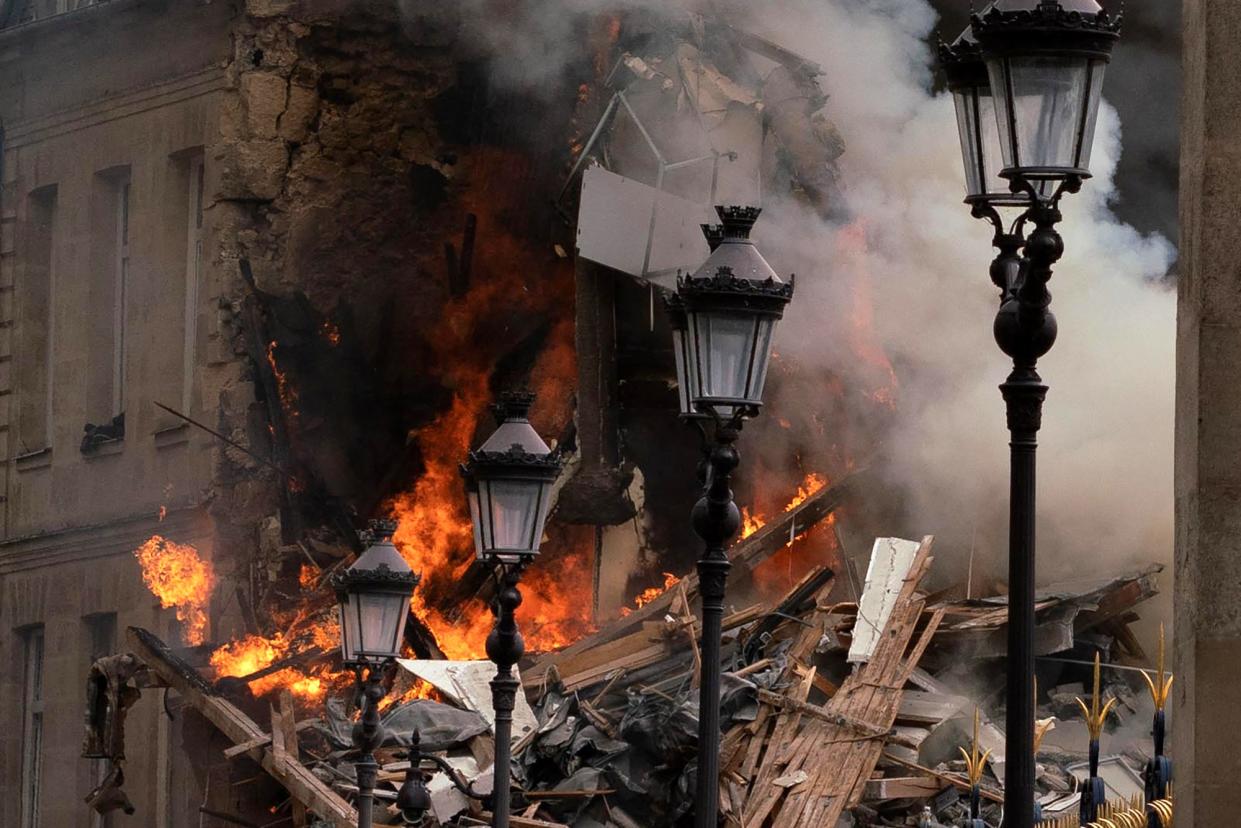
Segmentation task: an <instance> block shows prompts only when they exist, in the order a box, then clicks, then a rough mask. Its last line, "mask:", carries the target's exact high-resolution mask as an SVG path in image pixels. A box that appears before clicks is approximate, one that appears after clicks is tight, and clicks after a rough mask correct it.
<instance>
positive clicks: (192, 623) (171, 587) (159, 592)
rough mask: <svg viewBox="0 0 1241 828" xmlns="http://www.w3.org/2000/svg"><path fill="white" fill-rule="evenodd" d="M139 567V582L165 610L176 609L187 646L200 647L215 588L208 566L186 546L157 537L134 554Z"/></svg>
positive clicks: (211, 572) (194, 550)
mask: <svg viewBox="0 0 1241 828" xmlns="http://www.w3.org/2000/svg"><path fill="white" fill-rule="evenodd" d="M134 557H136V558H137V559H138V563H139V564H140V565H141V566H142V580H143V581H144V582H145V583H146V585H147V588H148V589H150V590H151V592H152V593H153V594H154V595H155V597H156V598H158V599H159V603H160V606H161V607H164V608H165V609H168V608H172V607H175V608H176V611H177V619H178V620H179V621H180V622H181V623H182V625H183V627H182V630H181V636H182V638H183V639H184V640H185V643H186V644H189V645H192V646H197V645H199V644H202V643H203V640H204V638H205V637H206V633H207V611H206V607H207V602H208V601H209V600H210V598H211V590H212V589H213V588H214V587H215V573H214V571H213V570H212V567H211V563H210V562H209V561H206V560H204V559H203V558H202V556H201V555H199V554H198V550H197V549H195V548H194V547H193V546H190V545H189V544H183V543H176V542H174V541H170V540H167V539H166V538H163V537H161V536H159V535H152V536H151V539H150V540H148V541H147V542H146V543H144V544H142V546H139V547H138V548H137V549H135V550H134Z"/></svg>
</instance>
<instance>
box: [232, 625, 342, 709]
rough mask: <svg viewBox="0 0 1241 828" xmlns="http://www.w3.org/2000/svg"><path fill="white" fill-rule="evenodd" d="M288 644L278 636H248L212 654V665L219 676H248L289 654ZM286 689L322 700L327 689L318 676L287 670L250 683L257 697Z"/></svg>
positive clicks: (287, 668) (304, 696) (298, 694)
mask: <svg viewBox="0 0 1241 828" xmlns="http://www.w3.org/2000/svg"><path fill="white" fill-rule="evenodd" d="M289 649H290V647H289V643H288V642H287V641H285V639H284V637H283V636H281V635H279V634H277V635H274V636H272V637H271V638H262V637H260V636H257V635H248V636H246V637H245V638H242V639H239V640H237V641H233V642H231V643H229V644H225V645H224V646H222V647H220V648H218V649H217V650H216V651H215V652H213V653H212V654H211V666H212V668H214V669H215V674H216V676H217V677H219V676H237V677H242V676H248V675H251V674H252V673H257V672H258V671H260V670H262V669H264V668H266V667H270V666H271V665H272V664H274V663H275V662H276V661H278V660H279V659H282V658H284V657H286V656H287V655H289ZM280 687H287V688H289V690H291V691H292V692H293V694H294V695H295V696H300V697H302V698H306V699H313V700H316V701H318V700H320V699H321V698H322V696H323V694H324V691H325V690H326V686H325V680H324V679H323V678H321V677H319V676H310V675H306V674H304V673H302V672H300V671H297V670H294V669H292V668H289V667H286V668H284V669H283V670H278V671H276V672H274V673H271V674H270V675H266V676H262V677H260V678H256V679H254V680H253V681H251V682H250V692H252V693H253V694H254V695H256V696H261V695H263V694H265V693H269V692H271V691H272V690H275V689H277V688H280Z"/></svg>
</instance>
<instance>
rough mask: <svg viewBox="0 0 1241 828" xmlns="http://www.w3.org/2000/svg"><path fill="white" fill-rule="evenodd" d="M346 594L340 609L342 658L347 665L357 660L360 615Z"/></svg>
mask: <svg viewBox="0 0 1241 828" xmlns="http://www.w3.org/2000/svg"><path fill="white" fill-rule="evenodd" d="M350 598H351V596H350V595H349V594H348V593H346V594H345V597H344V598H342V599H341V602H340V605H339V607H338V609H339V612H340V657H341V660H342V661H344V662H345V663H346V664H348V663H349V662H352V661H355V660H356V659H357V652H358V613H357V607H356V605H355V604H354V603H353V602H352V601H351V600H350Z"/></svg>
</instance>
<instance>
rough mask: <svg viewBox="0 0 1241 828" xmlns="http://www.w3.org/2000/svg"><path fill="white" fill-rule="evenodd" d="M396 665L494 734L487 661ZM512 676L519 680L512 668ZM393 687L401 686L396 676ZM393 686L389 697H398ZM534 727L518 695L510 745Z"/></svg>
mask: <svg viewBox="0 0 1241 828" xmlns="http://www.w3.org/2000/svg"><path fill="white" fill-rule="evenodd" d="M396 663H397V664H398V665H400V667H401V669H402V670H404V671H406V672H407V673H409V674H410V675H412V676H413V677H415V678H420V679H422V680H423V681H425V682H426V683H427V684H430V685H431V686H433V687H434V688H435V689H436V690H438V691H440V693H442V694H443V696H444V698H445V700H446V701H447V702H448V703H449V704H453V705H455V706H457V707H460V708H462V709H464V710H473V711H474V712H475V713H478V714H479V715H480V716H482V717H483V718H484V719H485V720H486V721H487V723H488V724H490V725H491V727H492V730H493V732H494V730H495V724H496V711H495V708H494V707H492V705H491V680H492V679H493V678H495V675H496V666H495V665H494V664H492V663H491V662H490V661H440V660H434V659H428V660H423V659H410V658H398V659H397V660H396ZM513 675H514V676H516V677H517V679H518V681H520V680H521V673H520V672H518V670H517V668H516V667H514V668H513ZM396 683H397V686H400V685H401V677H400V676H398V677H397V680H396ZM397 686H394V687H393V695H397V694H398V690H397ZM538 726H539V721H538V719H537V718H535V715H534V711H533V710H531V709H530V704H529V702H527V701H526V694H525V693H518V694H517V706H516V707H515V708H514V709H513V742H514V743H516V742H518V741H520V740H521V739H522V737H524V736H525V735H526V734H527V733H529V732H530V731H531V730H534V729H535V728H536V727H538Z"/></svg>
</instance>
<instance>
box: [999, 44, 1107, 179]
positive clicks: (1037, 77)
mask: <svg viewBox="0 0 1241 828" xmlns="http://www.w3.org/2000/svg"><path fill="white" fill-rule="evenodd" d="M987 71H988V73H989V74H990V76H991V88H992V89H993V90H1000V91H1001V92H1002V94H999V95H997V96H996V104H997V107H996V114H997V118H998V126H999V131H1000V138H1001V141H1002V142H1003V145H1002V149H1003V153H1004V166H1005V167H1006V168H1014V167H1015V168H1018V169H1021V170H1023V171H1027V174H1028V173H1029V171H1031V170H1032V169H1033V170H1036V168H1046V167H1052V168H1061V169H1066V168H1067V169H1072V168H1076V167H1077V166H1078V161H1079V160H1080V159H1079V156H1078V152H1077V148H1078V146H1079V139H1080V138H1081V129H1082V117H1083V115H1084V114H1085V105H1086V103H1087V101H1088V93H1089V91H1090V90H1089V80H1090V68H1089V65H1088V63H1087V61H1086V60H1085V59H1084V58H1073V57H1060V56H1029V55H1026V56H1016V57H1010V58H1001V59H997V60H989V61H987ZM1047 176H1048V174H1047V173H1046V172H1044V173H1042V174H1041V175H1040V174H1039V173H1038V172H1037V171H1035V173H1034V176H1033V177H1047ZM1051 177H1055V176H1054V175H1052V176H1051Z"/></svg>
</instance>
